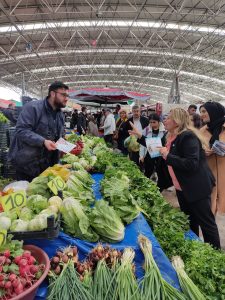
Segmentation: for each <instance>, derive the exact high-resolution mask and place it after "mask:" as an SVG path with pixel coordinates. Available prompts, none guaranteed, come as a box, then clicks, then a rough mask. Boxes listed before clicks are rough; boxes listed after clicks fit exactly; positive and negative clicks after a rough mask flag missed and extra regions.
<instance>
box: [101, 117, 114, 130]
mask: <svg viewBox="0 0 225 300" xmlns="http://www.w3.org/2000/svg"><path fill="white" fill-rule="evenodd" d="M102 128H103V129H104V135H108V134H113V132H114V131H115V130H116V122H115V118H114V116H113V114H109V115H108V116H107V117H106V118H105V122H104V126H103V127H102Z"/></svg>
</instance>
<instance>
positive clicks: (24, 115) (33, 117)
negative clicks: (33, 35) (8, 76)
mask: <svg viewBox="0 0 225 300" xmlns="http://www.w3.org/2000/svg"><path fill="white" fill-rule="evenodd" d="M68 89H69V88H68V86H67V85H65V84H64V83H62V82H54V83H53V84H51V85H50V87H49V92H48V96H47V98H46V99H45V100H38V101H32V102H30V103H27V104H26V105H25V106H24V107H23V110H22V112H21V113H20V115H19V117H18V121H17V124H16V132H15V136H14V138H13V141H12V144H11V146H10V149H9V160H10V161H11V162H13V164H14V165H15V167H16V173H17V179H18V180H28V181H31V180H32V179H33V178H34V177H36V176H38V175H39V174H40V173H41V172H43V171H44V170H45V169H46V168H48V167H49V166H52V165H54V164H56V163H57V162H58V160H59V151H58V150H56V141H57V140H58V139H59V138H60V137H62V136H64V115H63V113H62V111H61V108H63V107H65V106H66V103H67V101H68V97H69V95H68Z"/></svg>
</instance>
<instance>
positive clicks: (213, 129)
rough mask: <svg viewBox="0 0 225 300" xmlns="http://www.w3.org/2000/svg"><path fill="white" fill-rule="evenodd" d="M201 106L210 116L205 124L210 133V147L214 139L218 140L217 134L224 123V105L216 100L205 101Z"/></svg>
mask: <svg viewBox="0 0 225 300" xmlns="http://www.w3.org/2000/svg"><path fill="white" fill-rule="evenodd" d="M202 106H203V107H204V108H205V109H206V110H207V112H208V114H209V118H210V122H208V123H207V126H208V130H209V132H210V133H211V134H212V137H211V139H210V141H209V143H210V146H211V147H212V145H213V144H214V142H215V140H219V135H220V133H221V131H222V129H223V124H224V123H225V107H224V106H223V105H222V104H220V103H218V102H206V103H205V104H203V105H202Z"/></svg>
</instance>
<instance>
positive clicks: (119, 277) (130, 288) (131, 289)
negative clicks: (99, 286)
mask: <svg viewBox="0 0 225 300" xmlns="http://www.w3.org/2000/svg"><path fill="white" fill-rule="evenodd" d="M134 256H135V252H134V250H133V249H131V248H125V249H124V252H123V255H122V257H121V262H120V264H116V266H115V273H114V276H113V278H112V281H111V284H112V283H113V284H114V289H113V290H114V294H113V298H112V299H113V300H140V295H139V290H138V283H137V280H136V278H135V275H134V265H133V259H134ZM111 284H110V287H109V289H108V291H109V290H112V289H111ZM108 291H107V295H106V298H105V300H108V297H107V296H108Z"/></svg>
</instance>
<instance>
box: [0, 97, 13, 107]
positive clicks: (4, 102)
mask: <svg viewBox="0 0 225 300" xmlns="http://www.w3.org/2000/svg"><path fill="white" fill-rule="evenodd" d="M9 104H13V105H15V102H13V101H10V100H4V99H0V107H2V108H8V106H9Z"/></svg>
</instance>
